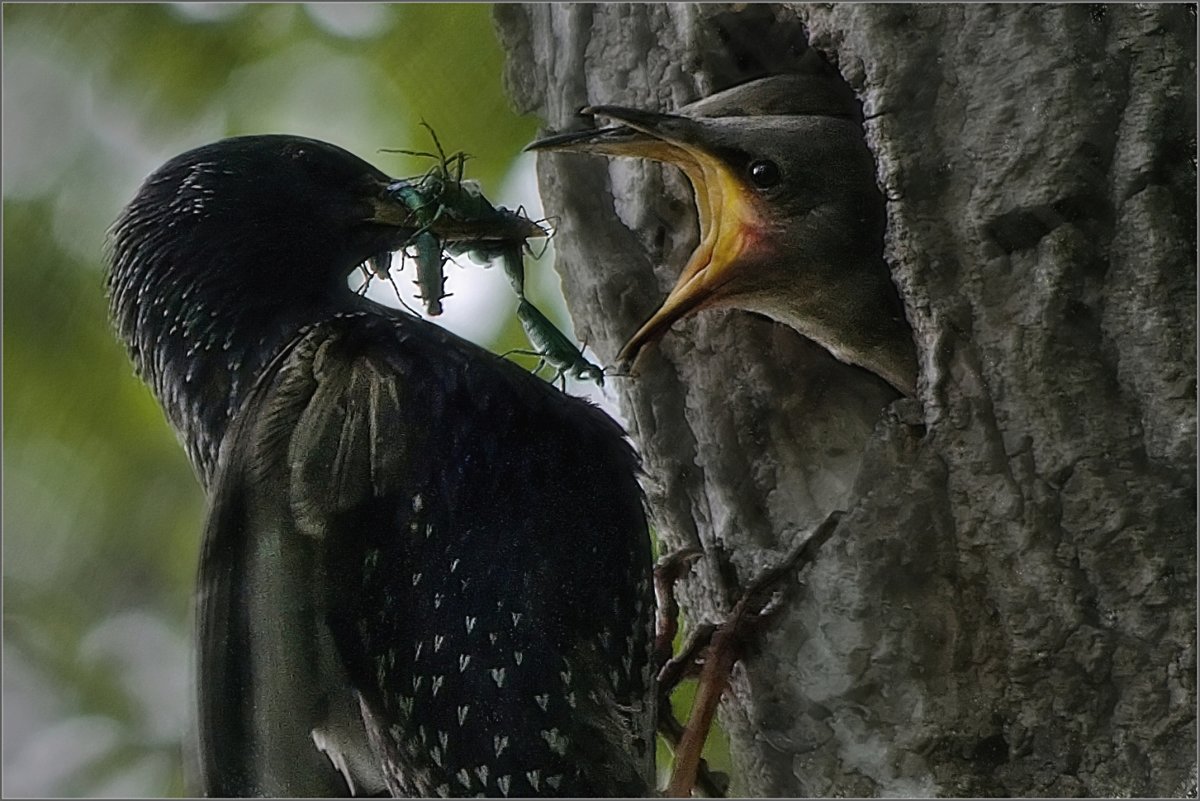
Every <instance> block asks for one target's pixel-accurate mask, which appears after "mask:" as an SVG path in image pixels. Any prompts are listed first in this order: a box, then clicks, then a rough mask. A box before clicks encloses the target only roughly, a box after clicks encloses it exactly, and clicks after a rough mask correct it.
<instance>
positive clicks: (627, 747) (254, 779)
mask: <svg viewBox="0 0 1200 801" xmlns="http://www.w3.org/2000/svg"><path fill="white" fill-rule="evenodd" d="M229 142H232V143H235V144H233V145H226V146H225V147H224V148H223V147H222V143H218V144H217V145H214V146H210V147H209V148H207V149H200V150H198V151H193V153H192V154H185V155H184V156H181V157H179V158H177V159H175V160H173V161H172V162H169V163H168V164H167V165H166V166H164V167H163V168H162V169H161V170H160V171H159V172H158V173H156V174H155V175H154V176H152V177H151V178H150V179H148V181H147V183H146V185H145V186H144V187H143V189H142V191H141V193H139V196H138V198H137V199H135V201H134V202H133V203H132V204H131V205H130V207H129V209H127V211H126V214H125V215H124V216H123V218H122V220H120V221H119V222H118V224H117V226H116V228H115V236H114V253H113V270H112V274H111V278H110V290H111V298H112V306H113V314H114V318H115V320H116V322H117V327H118V330H119V332H120V333H121V335H122V338H123V339H124V340H125V341H126V343H127V345H128V347H129V348H130V352H131V356H132V358H133V361H134V363H135V365H136V367H137V369H138V371H139V373H140V374H141V375H142V376H143V377H144V378H145V379H146V380H147V383H149V384H150V386H151V388H152V389H153V390H154V392H155V394H156V395H157V396H158V398H159V400H160V402H161V403H162V404H163V406H164V409H165V410H166V412H167V416H168V418H169V419H170V421H171V422H172V424H173V425H174V427H175V428H176V430H177V431H178V432H179V433H180V437H181V440H182V441H183V442H184V444H185V446H186V447H187V449H188V453H189V455H190V456H191V458H192V460H193V463H194V464H195V465H196V468H197V472H198V474H199V475H200V477H201V480H202V481H203V482H204V483H205V486H206V488H207V489H208V492H209V496H210V504H211V509H210V515H209V520H208V524H207V528H206V532H205V540H204V549H203V554H202V563H201V570H200V580H199V588H198V593H197V618H198V625H199V632H198V637H199V640H198V648H199V660H198V663H199V674H200V676H199V679H200V707H199V715H200V728H201V732H200V743H201V749H200V750H201V753H202V763H203V764H202V766H201V772H202V774H203V777H204V779H205V785H206V786H205V790H206V791H207V792H209V793H214V794H243V793H263V794H291V795H297V794H331V793H335V792H345V791H346V789H347V788H346V786H345V784H344V782H343V781H342V779H341V774H345V775H346V776H347V778H348V779H349V780H350V781H351V788H352V789H353V790H355V791H357V792H359V793H361V792H372V791H376V790H380V789H382V786H381V784H385V785H386V788H387V789H388V790H390V791H391V792H392V793H394V794H399V795H426V796H444V795H454V796H470V795H476V794H480V793H483V794H486V795H488V796H506V795H512V796H534V795H552V796H554V795H561V796H579V795H641V794H645V793H646V792H647V791H648V789H649V787H650V783H651V782H652V781H653V747H654V743H653V725H654V709H653V703H652V699H653V693H652V692H651V677H650V662H649V649H650V643H651V639H652V638H651V631H650V627H651V625H652V624H651V618H652V611H653V607H652V603H653V600H652V593H651V588H650V582H649V575H650V554H649V540H648V536H647V531H646V523H645V518H644V514H643V510H642V502H641V494H640V490H639V488H638V486H637V482H636V470H637V466H636V459H635V456H634V454H633V452H632V450H631V449H630V447H629V445H628V443H627V442H626V441H625V440H624V438H623V435H622V432H621V431H620V429H619V427H618V426H616V425H615V424H614V423H613V422H612V421H611V420H610V419H609V418H608V417H607V416H605V415H604V414H603V413H601V412H600V411H599V410H597V409H595V408H594V407H592V406H591V405H589V404H587V403H586V402H584V401H582V400H579V399H575V398H570V397H568V396H566V395H564V394H562V393H560V392H558V391H557V390H555V389H554V388H553V387H551V386H549V385H547V384H546V383H544V382H542V381H541V380H539V379H536V378H534V377H532V376H530V375H529V374H527V373H525V372H524V371H523V370H521V369H519V368H517V367H516V366H514V365H512V364H510V363H509V362H506V361H504V360H502V359H500V358H498V357H496V356H494V355H492V354H489V353H487V352H486V351H483V350H481V349H479V348H477V347H475V346H474V345H471V344H470V343H467V342H465V341H463V340H461V339H459V338H457V337H454V336H453V335H451V334H448V333H446V332H445V331H443V330H442V329H440V328H438V327H436V326H433V325H431V324H428V323H425V322H423V321H420V320H418V319H415V318H412V317H409V316H407V315H404V314H401V313H397V312H394V311H392V310H390V309H386V308H384V307H380V306H377V305H375V304H373V303H371V302H369V301H366V300H364V299H361V298H359V297H357V296H355V295H354V294H353V293H352V292H350V291H349V290H348V289H347V288H346V286H345V276H346V274H347V273H348V272H349V271H350V270H351V269H353V267H354V266H355V265H356V264H357V263H360V262H361V261H362V260H363V259H364V258H365V257H366V256H367V255H370V253H371V252H372V250H371V249H372V248H377V247H378V246H379V243H378V242H377V241H375V240H376V239H377V238H378V232H375V231H372V233H371V237H374V238H373V239H372V240H371V241H370V242H355V243H352V244H347V243H344V242H340V241H339V242H333V241H327V240H332V239H336V238H337V237H339V236H345V237H347V238H353V236H355V234H343V233H341V232H340V229H337V227H336V226H334V225H331V223H330V222H329V220H327V219H326V217H329V218H333V219H335V220H340V217H338V216H337V215H336V214H334V211H330V210H329V209H327V208H326V206H325V205H321V203H320V202H318V201H319V195H320V192H319V191H318V190H320V189H321V188H322V187H323V186H324V185H325V184H329V185H331V186H342V185H354V182H355V181H359V182H360V183H361V180H360V179H361V178H362V176H363V175H367V176H369V177H371V178H379V177H380V176H381V175H382V174H380V173H378V172H377V171H375V170H374V168H371V167H370V166H369V165H366V164H365V163H364V162H361V161H358V160H357V159H355V158H354V157H353V156H350V155H349V154H346V153H344V151H340V150H338V149H336V148H332V147H331V146H328V145H323V143H315V142H312V141H311V140H301V139H296V138H290V137H248V138H243V139H239V140H229ZM297 150H301V151H302V154H303V158H298V157H297V156H296V155H295V152H296V151H297ZM314 152H316V153H317V154H318V155H317V156H316V157H313V156H312V155H311V154H312V153H314ZM306 159H307V161H306ZM313 160H315V161H316V162H319V163H318V164H317V166H316V167H313V165H312V164H311V163H309V162H311V161H313ZM297 164H299V167H297ZM297 169H303V170H307V171H308V173H307V174H306V175H304V176H299V177H297V176H294V175H292V174H291V173H293V172H294V171H295V170H297ZM311 174H315V175H317V176H318V177H317V178H316V179H313V178H311ZM304 180H308V181H310V182H312V183H313V186H312V187H310V188H308V189H304V191H298V190H297V188H296V187H295V186H294V185H293V184H294V182H295V181H301V182H303V181H304ZM251 185H253V188H251ZM264 185H265V186H264ZM302 189H303V187H302ZM272 190H274V191H272ZM268 196H271V197H274V198H275V199H276V205H279V206H283V207H284V209H283V211H285V212H286V214H281V213H275V212H267V211H262V208H261V199H262V198H265V197H268ZM351 200H352V198H351V197H349V196H348V197H346V198H341V199H340V200H339V201H338V202H335V201H333V200H331V201H330V203H329V204H327V205H329V206H331V207H332V208H333V209H334V210H340V209H342V208H343V207H344V208H346V209H350V208H353V203H352V202H351ZM339 202H340V203H341V204H342V205H341V206H339V205H338V203H339ZM260 211H261V213H262V219H255V216H256V215H257V214H259V212H260ZM327 211H328V214H326V212H327ZM339 213H340V212H339ZM306 215H307V216H308V218H306ZM314 215H315V218H313V217H314ZM247 221H250V222H247ZM264 221H265V222H264ZM272 221H274V222H275V223H276V224H277V225H278V226H282V230H278V229H272V227H271V225H270V224H269V223H270V222H272ZM323 225H324V226H325V229H324V230H322V226H323ZM360 251H361V252H360ZM285 270H286V271H287V272H286V275H287V276H288V278H289V281H290V282H292V283H293V284H294V283H295V282H300V287H299V288H298V289H297V288H292V289H288V288H281V287H280V286H279V283H278V282H279V281H280V279H281V277H282V276H283V275H284V274H285V273H284V271H285ZM330 275H332V276H333V279H332V280H330V279H329V276H330ZM306 281H307V282H309V285H308V286H305V285H304V282H306ZM364 720H365V722H366V724H365V727H364V725H363V721H364ZM314 741H315V742H316V743H317V745H320V746H321V748H322V749H323V750H325V751H326V752H327V753H328V754H329V758H330V760H332V762H333V764H335V765H337V766H338V770H339V771H340V773H339V772H335V771H334V770H333V769H332V768H331V767H330V763H329V762H327V761H326V759H325V757H324V756H323V755H321V754H320V752H318V751H317V746H316V745H314V744H313V743H314Z"/></svg>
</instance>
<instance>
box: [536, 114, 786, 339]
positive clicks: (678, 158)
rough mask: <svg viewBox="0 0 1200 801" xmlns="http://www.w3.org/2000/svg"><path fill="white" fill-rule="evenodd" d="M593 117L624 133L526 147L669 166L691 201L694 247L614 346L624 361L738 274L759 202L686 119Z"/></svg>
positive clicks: (756, 233)
mask: <svg viewBox="0 0 1200 801" xmlns="http://www.w3.org/2000/svg"><path fill="white" fill-rule="evenodd" d="M584 113H585V114H597V115H603V116H606V117H609V118H611V119H613V120H615V121H617V122H620V123H623V125H624V126H625V127H620V128H607V129H601V130H599V131H594V132H584V133H578V134H562V135H559V136H554V137H550V138H548V139H543V140H539V141H538V142H535V143H534V144H532V145H530V147H529V148H528V149H531V150H532V149H538V150H550V149H553V150H574V151H582V152H587V153H602V154H605V155H611V156H634V157H639V158H647V159H653V160H655V161H661V162H665V163H667V164H673V165H675V166H676V167H679V168H680V169H681V170H683V172H684V174H685V175H687V177H688V180H689V181H690V182H691V184H692V189H693V191H694V192H695V196H696V213H697V217H698V219H699V223H700V244H699V245H697V247H696V249H695V250H694V251H693V252H692V255H691V257H690V258H689V259H688V261H687V264H686V265H685V266H684V268H683V272H682V273H680V275H679V279H678V280H677V281H676V282H675V286H674V288H673V289H672V290H671V292H670V293H669V294H668V295H667V299H666V300H665V301H663V304H662V306H660V307H659V309H658V311H656V312H655V313H654V314H653V316H651V317H650V319H649V320H647V321H646V322H645V323H644V324H643V325H642V327H641V328H640V329H638V331H637V333H635V334H634V335H633V336H632V337H630V338H629V340H628V341H627V342H626V343H625V345H624V346H623V347H622V348H621V351H620V353H619V354H618V355H617V359H618V361H620V362H625V363H630V362H633V361H634V360H636V359H637V357H638V355H639V354H640V353H641V352H642V350H643V349H644V348H645V346H646V345H649V344H650V343H652V342H654V341H655V340H657V339H658V338H659V337H661V336H662V335H663V334H665V333H666V332H667V330H668V329H669V328H670V327H671V326H672V325H673V324H674V323H675V322H676V321H677V320H680V319H682V318H683V317H686V316H687V315H688V314H690V313H691V312H693V311H698V310H699V309H702V308H705V307H707V306H711V305H713V304H715V303H717V302H718V301H719V300H720V299H721V297H722V296H723V295H724V294H726V293H727V292H726V290H725V289H724V288H725V287H726V285H727V284H729V283H730V281H732V280H734V279H735V278H736V277H737V276H738V275H739V274H740V271H739V269H738V267H739V264H740V263H741V262H743V261H744V258H743V257H744V256H745V254H746V252H747V250H748V249H749V248H751V247H752V246H753V245H754V243H755V242H756V241H758V240H759V239H760V238H761V236H760V232H761V231H762V228H763V219H762V215H761V214H760V212H759V203H758V201H757V198H756V197H755V195H754V194H753V192H752V191H751V190H750V189H749V188H748V187H747V186H746V184H745V183H744V182H743V181H742V179H741V178H740V177H739V176H738V175H736V174H735V173H734V172H733V171H732V170H731V169H730V167H729V166H728V165H726V163H725V162H724V161H723V160H722V159H721V158H720V157H719V156H718V155H716V154H715V153H714V152H713V150H712V149H710V148H709V147H706V146H705V144H704V142H705V136H704V130H703V128H702V126H701V125H700V124H699V123H697V122H696V121H694V120H691V119H688V118H686V117H679V116H673V115H668V114H657V113H654V112H647V111H639V110H637V109H630V108H624V107H618V106H594V107H591V108H588V109H584Z"/></svg>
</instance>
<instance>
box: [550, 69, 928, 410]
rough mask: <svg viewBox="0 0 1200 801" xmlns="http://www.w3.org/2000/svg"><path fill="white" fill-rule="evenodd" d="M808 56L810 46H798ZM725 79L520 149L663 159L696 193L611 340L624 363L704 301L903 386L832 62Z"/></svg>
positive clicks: (616, 109)
mask: <svg viewBox="0 0 1200 801" xmlns="http://www.w3.org/2000/svg"><path fill="white" fill-rule="evenodd" d="M810 52H813V53H814V54H815V51H810ZM806 63H809V64H811V65H812V68H811V70H810V71H809V72H806V73H804V74H795V75H777V76H773V77H769V78H762V79H759V80H756V81H752V82H750V83H746V84H742V85H740V86H736V87H733V88H731V89H727V90H725V91H723V92H720V93H718V94H715V95H712V96H711V97H707V98H704V99H702V100H699V101H697V102H695V103H693V104H691V105H688V106H684V107H683V108H681V109H679V111H678V112H677V113H675V114H662V113H658V112H653V111H643V110H639V109H633V108H626V107H622V106H612V105H602V106H600V105H598V106H592V107H589V108H585V109H583V113H584V114H587V115H595V116H604V117H608V118H610V119H612V120H615V121H616V122H618V123H621V124H620V125H618V126H613V127H608V128H602V129H597V130H591V131H579V132H570V133H563V134H557V135H554V136H549V137H546V138H544V139H540V140H538V141H536V142H534V143H532V144H531V145H529V147H528V148H527V149H529V150H564V151H573V152H582V153H594V154H601V155H607V156H636V157H639V158H647V159H654V160H657V161H662V162H666V163H669V164H673V165H675V166H677V167H679V168H680V169H682V170H683V172H684V173H685V174H686V175H687V177H688V179H689V181H690V182H691V184H692V188H693V190H694V193H695V197H696V210H697V214H698V217H699V223H700V243H699V245H698V246H697V247H696V249H695V251H694V252H693V253H692V256H691V258H690V259H689V260H688V262H687V264H686V265H685V266H684V268H683V271H682V273H681V274H680V276H679V279H678V281H677V282H676V284H675V287H674V289H672V290H671V292H670V294H669V295H668V296H667V298H666V300H665V301H664V302H663V304H662V306H661V307H660V308H659V309H658V311H657V312H655V313H654V315H653V316H652V317H650V319H649V320H647V321H646V323H645V324H644V325H643V326H642V327H641V329H640V330H638V331H637V332H636V333H635V334H634V335H633V336H632V337H631V338H630V339H629V340H628V342H626V344H625V346H624V347H623V348H622V350H621V352H620V354H619V357H618V358H619V359H620V360H622V361H632V360H634V359H635V358H636V357H637V356H638V354H639V352H640V351H641V350H642V349H643V348H644V347H645V346H646V345H648V344H649V343H651V342H653V341H654V340H656V339H658V338H659V337H661V336H662V335H663V334H664V333H666V331H667V330H668V329H669V328H670V327H671V325H672V324H674V323H675V322H676V321H677V320H679V319H681V318H683V317H685V316H687V315H688V314H691V313H693V312H695V311H698V310H700V309H705V308H716V307H734V308H740V309H747V310H750V311H755V312H759V313H761V314H765V315H766V316H768V317H771V318H773V319H775V320H778V321H780V322H782V323H785V324H787V325H789V326H791V327H792V328H794V329H796V330H797V331H799V332H800V333H801V334H803V335H804V336H806V337H809V338H810V339H812V340H814V341H815V342H817V343H819V344H820V345H822V346H823V347H825V348H826V349H827V350H828V351H829V352H830V353H832V354H833V355H834V356H835V357H837V358H838V359H840V360H842V361H844V362H848V363H850V364H856V365H859V366H861V367H865V368H866V369H868V370H870V371H872V372H874V373H876V374H877V375H879V376H881V377H882V378H884V379H886V380H887V381H888V382H889V383H891V384H892V385H893V386H894V387H895V388H896V389H898V390H900V391H901V392H903V393H906V394H909V395H912V394H914V392H915V389H916V350H915V347H914V344H913V339H912V331H911V330H910V328H909V326H908V322H907V320H906V319H905V315H904V306H903V303H902V302H901V300H900V297H899V295H898V293H897V291H896V287H895V285H894V284H893V283H892V280H891V276H890V273H889V270H888V267H887V263H886V262H885V261H884V259H883V230H884V222H885V212H884V201H883V196H882V194H881V193H880V191H879V189H878V187H877V186H876V183H875V162H874V159H873V158H872V156H871V153H870V151H869V150H868V148H867V145H866V142H865V141H864V138H863V131H862V128H861V119H862V117H861V111H860V110H859V106H858V103H857V102H856V101H855V99H854V96H853V94H852V93H851V91H850V89H849V87H847V86H846V85H845V83H844V82H843V81H842V80H841V78H840V76H837V75H836V72H832V68H831V67H829V66H828V65H827V64H824V63H823V62H821V63H820V64H821V65H823V66H818V65H817V60H816V58H815V56H814V58H813V59H807V60H806Z"/></svg>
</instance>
